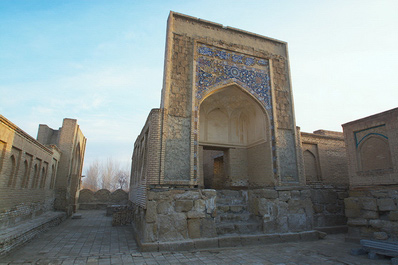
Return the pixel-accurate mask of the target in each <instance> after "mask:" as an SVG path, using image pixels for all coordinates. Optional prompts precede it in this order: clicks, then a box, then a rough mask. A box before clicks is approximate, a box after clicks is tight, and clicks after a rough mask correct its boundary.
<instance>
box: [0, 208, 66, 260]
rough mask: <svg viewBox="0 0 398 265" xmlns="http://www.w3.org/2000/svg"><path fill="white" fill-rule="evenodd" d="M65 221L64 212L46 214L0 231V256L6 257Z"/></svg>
mask: <svg viewBox="0 0 398 265" xmlns="http://www.w3.org/2000/svg"><path fill="white" fill-rule="evenodd" d="M65 219H66V213H64V212H46V213H44V214H42V215H40V216H39V217H35V218H32V219H30V220H27V221H24V222H20V223H19V224H18V225H17V226H14V227H8V228H4V229H2V230H1V231H0V256H3V255H6V254H7V253H8V252H10V251H11V250H13V249H14V248H17V247H19V246H21V245H23V244H24V243H26V242H28V241H29V240H31V239H32V238H34V237H35V236H37V235H38V234H40V233H42V232H44V231H46V230H48V229H49V228H50V227H53V226H56V225H58V224H60V223H61V222H62V221H64V220H65Z"/></svg>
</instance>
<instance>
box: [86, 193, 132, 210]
mask: <svg viewBox="0 0 398 265" xmlns="http://www.w3.org/2000/svg"><path fill="white" fill-rule="evenodd" d="M113 204H116V205H126V204H128V193H127V192H126V191H124V190H122V189H118V190H115V191H114V192H110V191H109V190H107V189H101V190H98V191H96V192H94V191H92V190H89V189H83V190H81V191H80V194H79V209H80V210H98V209H106V207H107V206H108V205H113Z"/></svg>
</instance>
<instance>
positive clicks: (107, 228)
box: [0, 211, 391, 265]
mask: <svg viewBox="0 0 398 265" xmlns="http://www.w3.org/2000/svg"><path fill="white" fill-rule="evenodd" d="M79 213H80V214H82V219H68V220H66V221H65V222H63V223H62V224H60V225H59V226H57V227H53V228H51V229H50V230H49V231H47V232H45V233H43V234H41V235H40V236H38V237H36V238H35V239H33V240H32V241H31V242H29V243H27V244H26V245H24V246H23V247H21V248H19V249H18V250H15V251H14V252H12V253H10V254H9V255H7V256H5V257H2V258H0V264H1V265H2V264H191V265H193V264H229V265H232V264H280V265H282V264H286V265H292V264H317V265H318V264H358V265H359V264H391V262H390V260H388V259H381V260H370V259H368V258H367V256H351V255H350V254H349V252H350V249H351V248H358V247H359V245H358V244H354V243H348V242H345V241H344V235H342V234H340V235H328V236H327V237H326V238H325V239H321V240H317V241H309V242H290V243H278V244H271V245H259V246H250V247H236V248H217V249H207V250H200V251H198V250H195V251H180V252H143V253H140V252H139V251H138V248H137V244H136V242H135V241H134V237H133V233H132V229H131V227H128V226H119V227H112V225H111V222H112V217H107V216H105V211H79Z"/></svg>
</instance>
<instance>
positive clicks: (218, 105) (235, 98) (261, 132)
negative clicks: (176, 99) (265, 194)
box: [195, 83, 275, 189]
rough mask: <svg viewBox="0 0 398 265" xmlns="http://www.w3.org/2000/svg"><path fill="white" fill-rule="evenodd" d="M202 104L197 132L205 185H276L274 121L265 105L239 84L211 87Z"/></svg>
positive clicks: (227, 186)
mask: <svg viewBox="0 0 398 265" xmlns="http://www.w3.org/2000/svg"><path fill="white" fill-rule="evenodd" d="M199 103H200V105H199V107H198V112H197V113H196V115H197V117H198V118H197V119H196V120H197V121H198V123H199V124H198V126H197V128H198V129H197V130H196V132H195V133H196V134H197V136H198V144H199V158H198V162H197V164H199V173H200V179H201V180H202V181H203V185H204V186H205V187H206V188H215V189H223V188H239V187H242V188H243V187H249V186H256V187H258V186H260V187H261V186H273V185H275V183H274V177H273V175H274V173H273V172H274V171H273V161H272V157H273V151H272V141H271V134H272V130H271V121H270V118H269V115H268V112H267V110H266V109H265V107H264V106H263V105H262V104H260V103H259V102H258V100H257V99H256V98H255V97H254V96H253V95H251V94H250V93H248V92H247V91H246V90H245V89H244V88H243V87H241V86H239V85H238V84H235V83H234V84H229V85H226V86H225V85H224V86H221V87H217V88H213V89H209V90H208V91H207V92H206V94H204V96H203V98H202V99H201V100H200V101H199Z"/></svg>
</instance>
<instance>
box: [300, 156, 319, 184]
mask: <svg viewBox="0 0 398 265" xmlns="http://www.w3.org/2000/svg"><path fill="white" fill-rule="evenodd" d="M303 157H304V170H305V178H306V182H307V183H310V182H314V181H319V180H320V177H319V164H318V159H317V157H316V156H315V154H313V153H312V152H311V151H310V150H308V149H307V150H305V151H304V152H303Z"/></svg>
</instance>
